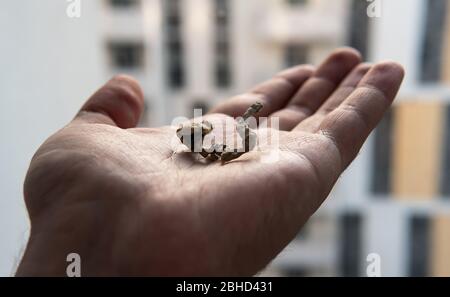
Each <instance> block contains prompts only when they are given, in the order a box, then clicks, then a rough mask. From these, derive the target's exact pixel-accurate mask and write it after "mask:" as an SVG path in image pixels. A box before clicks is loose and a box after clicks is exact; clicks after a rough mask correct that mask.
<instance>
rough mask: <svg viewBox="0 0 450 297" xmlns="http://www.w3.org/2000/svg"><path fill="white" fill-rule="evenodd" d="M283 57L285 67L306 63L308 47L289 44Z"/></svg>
mask: <svg viewBox="0 0 450 297" xmlns="http://www.w3.org/2000/svg"><path fill="white" fill-rule="evenodd" d="M284 55H285V57H284V59H285V64H286V67H292V66H296V65H300V64H306V63H308V47H307V46H306V45H302V44H290V45H288V46H287V47H286V49H285V53H284Z"/></svg>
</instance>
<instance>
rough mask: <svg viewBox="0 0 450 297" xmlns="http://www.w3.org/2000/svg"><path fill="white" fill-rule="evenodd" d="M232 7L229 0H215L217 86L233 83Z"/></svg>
mask: <svg viewBox="0 0 450 297" xmlns="http://www.w3.org/2000/svg"><path fill="white" fill-rule="evenodd" d="M229 23H230V7H229V1H228V0H215V65H214V67H215V70H214V77H215V83H216V86H217V87H219V88H227V87H229V86H230V85H231V81H232V78H231V75H232V74H231V46H230V38H229Z"/></svg>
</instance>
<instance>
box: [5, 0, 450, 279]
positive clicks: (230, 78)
mask: <svg viewBox="0 0 450 297" xmlns="http://www.w3.org/2000/svg"><path fill="white" fill-rule="evenodd" d="M81 3H82V10H81V17H80V18H73V19H72V18H69V17H68V16H67V15H66V9H67V5H68V2H66V1H59V0H46V1H33V0H15V1H9V2H8V3H3V4H1V5H2V9H1V10H0V16H1V17H0V27H1V28H3V29H2V30H5V28H8V29H7V30H5V34H6V35H5V38H6V39H7V40H10V42H9V43H7V44H5V45H3V48H2V56H1V57H0V62H1V65H2V66H3V67H4V69H11V70H10V73H7V72H3V73H2V74H0V83H2V84H3V85H2V90H1V92H2V95H4V97H5V98H14V99H15V100H11V101H1V103H0V104H1V106H0V107H1V108H0V110H5V111H8V113H5V114H2V117H0V120H1V121H2V122H1V125H0V127H1V129H2V130H1V132H2V135H6V136H9V137H10V139H11V141H10V142H9V143H7V144H5V145H4V146H3V144H2V147H1V150H2V151H1V152H2V153H1V154H0V156H1V158H2V159H1V163H2V164H6V167H4V168H5V172H3V171H2V178H3V179H4V181H5V185H7V186H5V187H2V189H1V191H2V192H1V195H2V197H7V198H6V199H5V200H2V201H1V202H0V203H2V204H1V207H0V208H4V209H10V210H11V211H10V212H9V213H8V214H6V215H5V216H0V225H3V226H7V225H8V226H12V228H10V229H11V230H21V231H23V232H25V230H26V227H27V226H26V223H24V222H25V212H24V209H23V205H22V204H19V203H18V202H17V201H19V200H21V199H22V198H21V196H22V194H21V191H20V189H21V183H22V181H23V175H24V172H25V170H26V166H27V160H26V158H29V157H31V154H32V153H33V152H34V150H35V149H36V146H37V145H38V144H40V143H41V142H42V141H43V140H44V139H45V137H46V136H47V135H48V134H49V131H53V130H54V129H56V128H57V127H60V126H61V125H62V124H64V123H66V122H67V119H68V118H70V117H71V116H72V115H73V114H74V112H75V111H76V110H77V109H78V108H79V106H81V103H82V102H83V101H84V100H85V99H86V96H88V95H89V94H90V93H92V92H93V91H94V90H95V88H96V87H97V86H98V85H99V84H101V83H102V82H104V81H105V80H107V79H108V78H110V77H111V76H112V75H113V74H115V73H124V72H125V73H128V74H131V75H133V76H135V77H136V78H137V79H138V80H139V81H140V82H141V84H142V86H143V88H144V93H145V100H146V112H145V115H144V117H143V120H142V122H141V125H143V126H148V125H160V124H167V123H170V121H171V119H172V118H174V117H175V116H180V115H184V116H191V115H192V113H193V109H194V108H202V109H204V110H205V111H206V110H208V109H209V108H210V107H211V106H213V105H214V104H215V103H217V102H218V101H219V100H221V99H224V98H226V97H229V96H231V95H234V94H237V93H240V92H243V91H245V90H246V89H248V88H249V87H251V86H253V85H254V84H256V83H259V82H261V81H263V80H265V79H268V78H270V77H271V76H272V75H273V74H274V73H276V72H277V71H279V70H282V69H283V68H286V67H288V66H292V65H296V64H302V63H313V64H317V63H318V62H320V61H321V60H322V59H323V58H324V57H325V56H326V55H327V54H328V53H329V52H330V51H331V50H333V49H334V48H336V47H338V46H342V45H351V46H354V47H356V48H358V49H359V50H360V51H361V52H362V54H363V56H364V57H365V58H366V59H368V60H371V61H379V60H383V59H391V60H396V61H398V62H400V63H402V64H403V65H405V67H406V71H407V77H406V80H405V84H404V87H403V88H402V90H401V94H400V95H399V99H398V101H397V103H396V104H395V107H394V108H393V109H392V111H391V112H390V113H389V115H388V116H387V117H386V118H385V120H384V121H383V123H382V124H381V125H380V127H379V128H378V129H377V131H376V133H375V135H373V136H372V137H371V138H370V139H369V141H368V143H367V144H366V145H365V147H364V148H363V150H362V151H361V154H360V156H359V157H358V159H357V160H356V161H355V162H354V163H353V164H352V165H351V168H350V169H349V170H348V171H347V172H346V173H345V174H344V175H343V177H342V178H341V180H340V181H339V183H338V185H337V186H336V188H335V189H334V191H333V193H332V194H331V196H330V197H329V199H328V200H327V201H326V202H325V205H324V206H323V207H322V208H321V210H320V211H319V212H318V213H317V214H316V215H314V216H313V217H312V219H311V220H310V221H309V222H308V224H307V225H306V226H305V228H304V229H303V230H302V231H301V232H300V233H299V235H298V237H297V238H296V239H295V240H294V241H293V242H292V243H291V244H290V245H289V246H288V247H287V248H286V250H285V251H283V252H282V253H281V254H280V255H279V257H277V259H275V260H274V262H273V263H272V264H271V266H270V267H268V269H267V270H266V271H265V272H263V274H268V275H299V276H300V275H301V276H308V275H325V276H332V275H352V276H353V275H360V276H364V275H366V267H367V265H368V264H369V262H367V256H368V255H369V254H371V253H376V254H378V255H379V256H380V260H381V274H382V275H383V276H407V275H414V276H419V275H446V276H450V199H449V197H450V182H448V181H450V132H449V131H450V129H449V128H450V108H448V103H449V98H450V89H449V88H448V84H449V83H450V59H449V57H450V54H448V53H450V3H447V1H446V0H396V1H388V0H384V1H383V0H381V1H378V3H379V5H381V16H380V17H373V18H370V17H369V16H368V14H367V9H368V6H369V5H371V4H373V2H370V1H366V0H334V1H329V0H245V1H243V0H96V1H91V0H89V1H83V0H82V1H81ZM3 6H5V9H3ZM2 32H3V31H2ZM11 57H13V59H12V58H11ZM30 78H32V79H30ZM44 78H45V79H44ZM24 81H26V82H27V83H28V85H27V87H26V88H21V87H20V86H22V85H23V82H24ZM67 90H71V91H70V92H67ZM63 98H64V100H61V99H63ZM50 107H51V108H52V110H58V113H52V112H49V108H50ZM36 113H37V114H45V115H46V117H45V119H41V122H40V123H39V125H37V124H36V121H37V119H36V118H35V117H34V115H35V114H36ZM18 115H25V116H23V118H21V122H20V123H19V124H18V125H15V126H13V127H11V126H10V125H9V124H10V123H11V122H15V121H16V118H17V117H18ZM6 127H8V129H6ZM39 129H40V130H39ZM20 134H22V135H23V134H25V135H27V137H28V138H27V139H26V140H23V139H20V138H17V137H16V135H20ZM13 139H14V140H13ZM17 148H20V149H19V151H17ZM12 150H14V151H16V152H17V154H16V155H17V156H16V155H15V156H11V154H8V152H9V151H12ZM3 158H5V159H3ZM15 158H16V159H15ZM24 159H25V160H24ZM8 164H9V167H8ZM2 170H3V169H2ZM7 170H8V171H7ZM1 220H4V222H2V221H1ZM11 222H12V223H11ZM0 232H2V234H0V235H1V237H2V239H5V241H2V244H1V246H0V249H3V250H1V254H0V274H7V273H9V267H11V266H13V264H14V263H13V262H14V261H13V260H11V259H13V258H17V257H19V256H20V255H18V254H17V250H18V246H20V245H23V244H24V241H25V240H26V236H24V235H23V234H22V233H21V234H19V235H18V234H15V233H12V232H9V231H7V230H6V229H5V230H4V229H0ZM3 232H4V233H3ZM19 233H20V232H19ZM5 267H8V268H5Z"/></svg>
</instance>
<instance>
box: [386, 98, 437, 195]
mask: <svg viewBox="0 0 450 297" xmlns="http://www.w3.org/2000/svg"><path fill="white" fill-rule="evenodd" d="M444 115H445V110H444V108H443V106H442V105H441V104H440V103H438V102H428V103H425V102H424V101H422V102H405V103H402V104H400V105H399V106H397V108H395V118H394V139H393V150H392V153H393V156H392V157H393V158H392V165H393V167H392V168H393V173H392V189H393V194H394V195H395V196H397V197H398V198H399V199H429V198H431V197H433V196H435V195H437V194H438V190H439V176H440V163H441V146H442V127H443V124H444V123H443V120H444Z"/></svg>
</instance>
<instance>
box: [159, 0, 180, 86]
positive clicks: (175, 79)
mask: <svg viewBox="0 0 450 297" xmlns="http://www.w3.org/2000/svg"><path fill="white" fill-rule="evenodd" d="M162 3H163V10H164V35H165V48H166V57H165V61H166V81H167V85H168V86H169V87H170V88H172V89H180V88H182V87H184V85H185V69H184V45H183V41H182V34H181V32H182V30H181V27H182V18H181V7H180V0H165V1H163V2H162Z"/></svg>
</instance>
